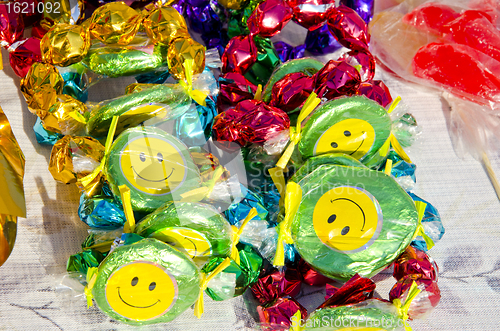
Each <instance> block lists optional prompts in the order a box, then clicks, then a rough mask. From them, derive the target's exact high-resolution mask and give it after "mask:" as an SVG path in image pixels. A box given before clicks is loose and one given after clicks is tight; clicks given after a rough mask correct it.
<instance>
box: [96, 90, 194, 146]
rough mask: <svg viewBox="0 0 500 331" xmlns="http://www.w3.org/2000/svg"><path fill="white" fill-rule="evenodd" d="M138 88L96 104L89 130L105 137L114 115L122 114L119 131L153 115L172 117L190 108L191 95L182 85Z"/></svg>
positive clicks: (162, 117) (161, 117)
mask: <svg viewBox="0 0 500 331" xmlns="http://www.w3.org/2000/svg"><path fill="white" fill-rule="evenodd" d="M141 87H144V88H141V89H136V90H137V92H133V93H129V94H125V95H123V96H121V97H118V98H115V99H110V100H105V101H102V102H100V103H99V104H97V106H95V107H94V108H92V110H91V113H90V118H89V121H88V122H87V132H88V133H89V134H90V135H92V136H97V137H104V136H106V134H107V133H108V130H109V125H110V124H111V120H112V119H113V116H120V118H119V120H118V125H117V128H116V132H117V133H120V132H122V131H123V130H124V129H126V128H128V127H134V126H137V125H139V124H140V123H141V122H144V121H146V120H149V119H152V118H155V117H156V118H158V119H165V120H167V119H171V118H175V117H177V116H179V115H180V114H182V113H184V112H185V111H186V110H187V107H186V106H189V105H190V104H191V98H190V97H189V95H188V94H187V93H186V92H185V90H184V89H183V88H182V87H181V86H179V85H172V84H154V85H153V84H152V85H147V86H144V85H142V86H141Z"/></svg>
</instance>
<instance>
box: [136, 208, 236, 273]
mask: <svg viewBox="0 0 500 331" xmlns="http://www.w3.org/2000/svg"><path fill="white" fill-rule="evenodd" d="M135 232H136V233H137V234H139V235H141V236H143V237H146V238H148V237H149V238H156V239H158V240H161V241H164V242H166V243H168V244H170V245H172V246H174V247H175V248H177V249H178V250H180V251H183V252H185V253H186V254H187V255H189V256H190V257H191V258H192V259H193V261H194V262H195V263H196V264H197V265H199V266H202V265H204V264H205V263H206V262H207V261H208V260H209V259H210V258H211V257H217V256H218V257H223V258H225V257H226V256H229V254H230V253H231V243H232V232H233V230H232V229H231V225H230V224H229V223H228V222H227V220H226V219H225V218H224V216H222V215H221V214H219V212H217V210H216V209H215V208H213V207H212V206H210V205H207V204H204V203H197V202H168V203H166V204H165V205H164V206H163V207H161V208H159V209H157V210H155V211H154V212H153V213H151V214H149V215H148V216H146V217H145V218H144V219H142V220H141V222H140V223H138V224H137V226H136V228H135Z"/></svg>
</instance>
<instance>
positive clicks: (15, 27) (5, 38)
mask: <svg viewBox="0 0 500 331" xmlns="http://www.w3.org/2000/svg"><path fill="white" fill-rule="evenodd" d="M11 6H12V3H10V6H8V5H7V4H6V3H2V4H0V21H1V22H2V25H1V27H0V42H1V43H2V44H4V45H2V46H5V45H11V44H13V43H15V42H16V41H19V40H21V38H22V37H23V32H24V21H23V17H22V15H19V13H17V14H16V13H14V11H13V10H12V8H11Z"/></svg>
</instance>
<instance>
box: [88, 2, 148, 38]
mask: <svg viewBox="0 0 500 331" xmlns="http://www.w3.org/2000/svg"><path fill="white" fill-rule="evenodd" d="M90 20H91V23H90V33H91V35H92V37H93V38H96V39H99V40H100V41H102V42H103V43H105V44H118V45H128V44H129V43H130V42H131V41H132V40H133V39H134V37H135V34H136V33H137V31H138V30H139V26H140V25H141V20H142V16H141V15H140V14H139V13H138V12H137V11H135V10H134V9H132V8H130V7H129V6H127V5H126V4H125V3H124V2H122V1H120V2H112V3H108V4H106V5H104V6H102V7H99V8H97V9H96V10H95V11H94V14H93V15H92V17H91V19H90Z"/></svg>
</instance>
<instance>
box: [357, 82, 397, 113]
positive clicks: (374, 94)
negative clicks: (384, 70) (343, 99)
mask: <svg viewBox="0 0 500 331" xmlns="http://www.w3.org/2000/svg"><path fill="white" fill-rule="evenodd" d="M358 94H359V95H364V96H366V97H367V98H368V99H371V100H373V101H376V102H378V104H379V105H381V106H382V107H387V106H388V105H390V104H391V102H392V97H391V93H390V92H389V88H388V87H387V86H385V84H384V82H382V81H381V80H372V81H369V82H364V83H361V84H360V85H359V89H358Z"/></svg>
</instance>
